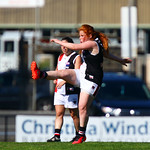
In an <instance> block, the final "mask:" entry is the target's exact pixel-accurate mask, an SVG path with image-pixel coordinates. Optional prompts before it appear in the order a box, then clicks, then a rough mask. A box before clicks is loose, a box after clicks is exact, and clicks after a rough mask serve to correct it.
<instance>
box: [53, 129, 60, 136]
mask: <svg viewBox="0 0 150 150" xmlns="http://www.w3.org/2000/svg"><path fill="white" fill-rule="evenodd" d="M60 131H61V129H55V134H54V135H55V136H56V137H58V138H60Z"/></svg>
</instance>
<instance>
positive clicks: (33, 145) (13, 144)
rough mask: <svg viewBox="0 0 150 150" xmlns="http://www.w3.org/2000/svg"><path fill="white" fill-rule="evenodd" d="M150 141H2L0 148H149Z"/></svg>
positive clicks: (55, 149) (32, 149)
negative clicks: (74, 143) (80, 142)
mask: <svg viewBox="0 0 150 150" xmlns="http://www.w3.org/2000/svg"><path fill="white" fill-rule="evenodd" d="M149 149H150V143H128V142H85V143H82V144H76V145H72V144H71V143H69V142H61V143H41V142H40V143H16V142H0V150H149Z"/></svg>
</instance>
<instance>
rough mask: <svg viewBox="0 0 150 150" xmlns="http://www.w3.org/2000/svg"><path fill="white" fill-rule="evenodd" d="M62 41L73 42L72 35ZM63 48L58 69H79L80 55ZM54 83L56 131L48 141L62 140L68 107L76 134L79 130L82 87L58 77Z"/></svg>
mask: <svg viewBox="0 0 150 150" xmlns="http://www.w3.org/2000/svg"><path fill="white" fill-rule="evenodd" d="M62 42H67V43H68V42H69V43H73V40H72V39H71V38H70V37H65V38H63V39H62ZM61 50H62V54H60V56H59V57H58V61H57V68H56V70H65V69H79V68H80V65H81V63H82V60H81V57H80V55H78V54H77V53H76V52H74V51H72V50H70V49H68V48H66V47H64V46H61ZM54 83H55V84H56V87H55V93H54V105H55V111H56V119H55V133H54V136H53V137H52V138H51V139H49V140H47V142H59V141H60V133H61V128H62V125H63V116H64V114H65V109H66V108H68V109H69V112H70V115H71V117H72V119H73V122H74V126H75V130H76V134H77V133H78V131H79V117H78V98H79V93H80V88H77V87H74V86H72V85H70V84H68V83H66V81H65V80H63V79H56V80H54Z"/></svg>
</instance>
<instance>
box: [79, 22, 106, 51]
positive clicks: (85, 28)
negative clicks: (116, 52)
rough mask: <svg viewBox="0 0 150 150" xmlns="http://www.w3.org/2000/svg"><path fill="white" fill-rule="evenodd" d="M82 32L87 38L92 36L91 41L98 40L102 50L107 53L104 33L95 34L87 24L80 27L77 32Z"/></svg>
mask: <svg viewBox="0 0 150 150" xmlns="http://www.w3.org/2000/svg"><path fill="white" fill-rule="evenodd" d="M81 30H82V31H83V32H84V33H85V34H86V35H87V36H88V37H89V36H90V35H92V38H91V39H92V40H95V39H96V38H99V39H100V41H101V42H102V44H103V47H104V49H105V50H106V51H107V52H108V38H107V36H106V35H105V34H104V33H101V32H97V31H95V30H94V28H93V27H92V26H90V25H88V24H84V25H82V26H81V27H80V28H79V29H78V31H81Z"/></svg>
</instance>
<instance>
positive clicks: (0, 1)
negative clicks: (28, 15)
mask: <svg viewBox="0 0 150 150" xmlns="http://www.w3.org/2000/svg"><path fill="white" fill-rule="evenodd" d="M44 3H45V0H0V7H2V8H26V7H31V8H32V7H43V6H44Z"/></svg>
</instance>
